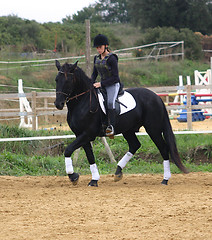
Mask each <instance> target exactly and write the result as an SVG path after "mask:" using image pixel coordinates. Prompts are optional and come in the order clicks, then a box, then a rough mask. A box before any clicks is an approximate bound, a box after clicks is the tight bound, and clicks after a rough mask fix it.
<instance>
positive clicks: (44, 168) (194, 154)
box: [0, 126, 212, 176]
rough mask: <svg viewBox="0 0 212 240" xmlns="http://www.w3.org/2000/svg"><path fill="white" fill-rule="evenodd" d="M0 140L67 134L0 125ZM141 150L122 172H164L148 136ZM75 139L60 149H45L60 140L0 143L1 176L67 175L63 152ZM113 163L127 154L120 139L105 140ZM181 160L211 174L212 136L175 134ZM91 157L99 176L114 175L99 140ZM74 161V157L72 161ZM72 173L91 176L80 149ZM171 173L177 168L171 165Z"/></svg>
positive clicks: (142, 141)
mask: <svg viewBox="0 0 212 240" xmlns="http://www.w3.org/2000/svg"><path fill="white" fill-rule="evenodd" d="M0 130H1V131H0V137H1V138H7V137H25V136H28V137H30V136H46V135H59V134H60V135H64V134H70V131H64V132H62V131H60V132H58V131H30V130H27V129H19V128H18V127H9V126H0ZM138 138H139V140H140V142H141V148H140V149H139V150H138V151H137V153H136V154H135V156H134V157H133V159H132V160H131V161H130V162H129V163H128V164H127V166H126V168H125V169H124V172H125V173H163V165H162V161H163V159H162V157H161V156H160V154H159V152H158V149H157V148H156V146H155V145H154V144H153V142H152V141H151V139H150V138H149V136H138ZM73 140H74V139H66V140H63V146H64V147H63V149H56V151H55V149H54V150H48V151H47V150H46V149H48V148H49V146H52V145H55V144H58V143H61V140H42V141H23V142H6V143H0V150H1V153H0V175H14V176H22V175H33V176H35V175H61V176H63V175H66V173H65V164H64V156H63V151H64V148H65V147H66V146H67V145H68V144H70V143H71V142H72V141H73ZM107 140H108V144H109V145H110V148H111V150H112V152H113V155H114V157H115V159H116V161H119V160H120V159H121V158H122V156H123V155H124V154H125V153H126V152H127V151H128V145H127V143H126V141H125V140H124V138H123V137H115V140H111V139H107ZM176 141H177V146H178V150H179V153H180V157H181V159H182V161H183V163H184V164H185V165H186V167H187V168H188V169H189V170H190V171H192V172H199V171H203V172H205V171H207V172H212V161H211V160H212V144H211V134H194V135H177V136H176ZM93 149H94V155H95V158H96V163H97V165H98V168H99V171H100V173H101V174H113V173H114V172H115V169H116V164H114V163H113V164H111V163H110V160H109V157H108V155H107V154H106V151H105V147H104V144H103V143H102V141H101V139H100V138H97V139H96V140H95V141H94V142H93ZM73 159H74V158H73ZM74 168H75V171H77V172H79V173H81V174H90V169H89V164H88V162H87V159H86V155H85V153H84V151H83V150H81V151H80V153H79V157H78V161H74ZM171 170H172V172H173V173H179V172H180V171H179V169H178V168H177V167H176V166H175V165H174V164H171Z"/></svg>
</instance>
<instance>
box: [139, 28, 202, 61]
mask: <svg viewBox="0 0 212 240" xmlns="http://www.w3.org/2000/svg"><path fill="white" fill-rule="evenodd" d="M173 41H184V48H185V57H186V58H187V59H190V60H197V59H200V58H201V57H202V56H203V55H202V47H201V43H200V38H199V36H198V35H196V34H195V33H194V32H192V31H191V30H189V29H188V28H183V29H181V30H180V31H178V30H177V29H175V28H173V27H156V28H149V29H147V30H146V32H145V33H144V35H143V37H142V39H140V40H138V41H137V43H136V45H144V44H149V43H155V42H173Z"/></svg>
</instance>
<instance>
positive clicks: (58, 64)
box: [55, 60, 61, 71]
mask: <svg viewBox="0 0 212 240" xmlns="http://www.w3.org/2000/svg"><path fill="white" fill-rule="evenodd" d="M55 65H56V67H57V70H58V71H59V70H60V68H61V65H60V62H59V61H58V60H55Z"/></svg>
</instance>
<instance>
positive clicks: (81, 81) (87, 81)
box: [63, 62, 92, 88]
mask: <svg viewBox="0 0 212 240" xmlns="http://www.w3.org/2000/svg"><path fill="white" fill-rule="evenodd" d="M72 66H73V64H68V63H67V62H66V63H65V64H64V65H63V67H64V71H65V72H70V70H71V68H72ZM74 75H75V79H76V84H77V85H78V86H79V87H82V86H84V87H85V88H90V86H91V85H92V80H91V78H89V77H88V76H87V75H86V73H85V72H84V71H83V70H82V69H81V68H80V67H78V66H77V67H76V68H75V70H74Z"/></svg>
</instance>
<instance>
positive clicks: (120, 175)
mask: <svg viewBox="0 0 212 240" xmlns="http://www.w3.org/2000/svg"><path fill="white" fill-rule="evenodd" d="M122 178H123V173H122V172H121V173H119V174H115V176H114V182H118V181H120V180H121V179H122Z"/></svg>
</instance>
